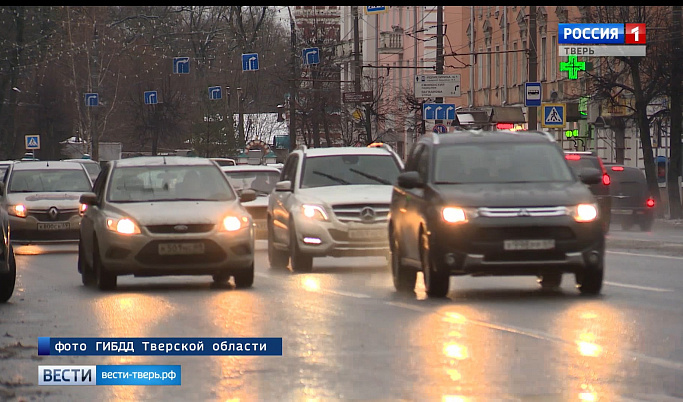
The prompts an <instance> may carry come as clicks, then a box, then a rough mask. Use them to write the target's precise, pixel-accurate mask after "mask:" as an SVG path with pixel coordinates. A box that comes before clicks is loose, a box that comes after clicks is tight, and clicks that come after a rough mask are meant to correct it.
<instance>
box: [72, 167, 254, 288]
mask: <svg viewBox="0 0 683 402" xmlns="http://www.w3.org/2000/svg"><path fill="white" fill-rule="evenodd" d="M93 191H94V192H92V193H87V194H84V195H83V196H82V197H81V203H83V204H84V205H86V207H85V208H84V214H83V220H82V222H81V228H80V238H79V242H78V272H80V274H81V279H82V282H83V284H84V285H90V284H95V285H96V286H97V287H98V288H99V289H102V290H106V289H113V288H115V287H116V285H117V277H118V276H120V275H134V276H164V275H212V276H213V280H214V281H215V282H217V283H226V282H227V281H228V280H229V279H230V277H233V279H234V282H235V286H236V287H239V288H245V287H250V286H252V284H253V282H254V228H253V222H252V218H251V216H250V215H249V212H247V210H246V209H245V208H244V207H243V206H242V205H241V204H240V202H249V201H252V200H254V199H255V197H256V194H255V193H254V192H253V191H250V190H244V191H242V194H241V195H240V197H239V198H238V196H237V194H236V193H235V191H234V190H233V188H232V187H231V186H230V183H229V182H228V179H227V178H226V177H225V175H224V174H223V172H222V171H221V169H220V168H219V167H218V166H217V165H216V164H215V163H213V162H212V161H210V160H209V159H206V158H193V157H184V156H165V157H159V156H151V157H134V158H127V159H120V160H114V161H111V162H109V163H108V164H107V165H106V166H105V167H104V168H103V170H102V172H101V173H100V175H99V176H98V178H97V181H96V182H95V185H94V188H93Z"/></svg>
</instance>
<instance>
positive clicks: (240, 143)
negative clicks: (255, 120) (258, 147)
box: [237, 88, 247, 148]
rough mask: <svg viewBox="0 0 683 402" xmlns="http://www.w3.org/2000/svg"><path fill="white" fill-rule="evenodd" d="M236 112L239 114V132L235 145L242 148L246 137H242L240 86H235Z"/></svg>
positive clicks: (242, 119) (242, 113) (242, 114)
mask: <svg viewBox="0 0 683 402" xmlns="http://www.w3.org/2000/svg"><path fill="white" fill-rule="evenodd" d="M237 113H238V115H239V133H240V138H238V140H237V141H238V143H237V145H238V146H239V147H240V148H243V147H244V146H245V145H246V142H247V140H246V138H244V112H243V111H242V88H237Z"/></svg>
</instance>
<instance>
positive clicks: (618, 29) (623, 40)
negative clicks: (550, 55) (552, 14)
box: [557, 23, 646, 45]
mask: <svg viewBox="0 0 683 402" xmlns="http://www.w3.org/2000/svg"><path fill="white" fill-rule="evenodd" d="M645 30H646V28H645V24H634V23H629V24H558V32H559V37H558V40H557V42H558V44H599V45H621V44H629V45H644V44H645V42H646V34H645Z"/></svg>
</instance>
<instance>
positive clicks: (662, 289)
mask: <svg viewBox="0 0 683 402" xmlns="http://www.w3.org/2000/svg"><path fill="white" fill-rule="evenodd" d="M603 283H604V284H605V285H610V286H617V287H620V288H628V289H638V290H647V291H650V292H673V291H674V290H673V289H664V288H653V287H650V286H640V285H629V284H628V283H619V282H607V281H605V282H603Z"/></svg>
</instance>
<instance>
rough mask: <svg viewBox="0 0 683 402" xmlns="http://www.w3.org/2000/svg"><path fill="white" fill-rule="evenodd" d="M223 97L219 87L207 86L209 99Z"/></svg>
mask: <svg viewBox="0 0 683 402" xmlns="http://www.w3.org/2000/svg"><path fill="white" fill-rule="evenodd" d="M222 97H223V93H222V92H221V87H209V99H211V100H218V99H221V98H222Z"/></svg>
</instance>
